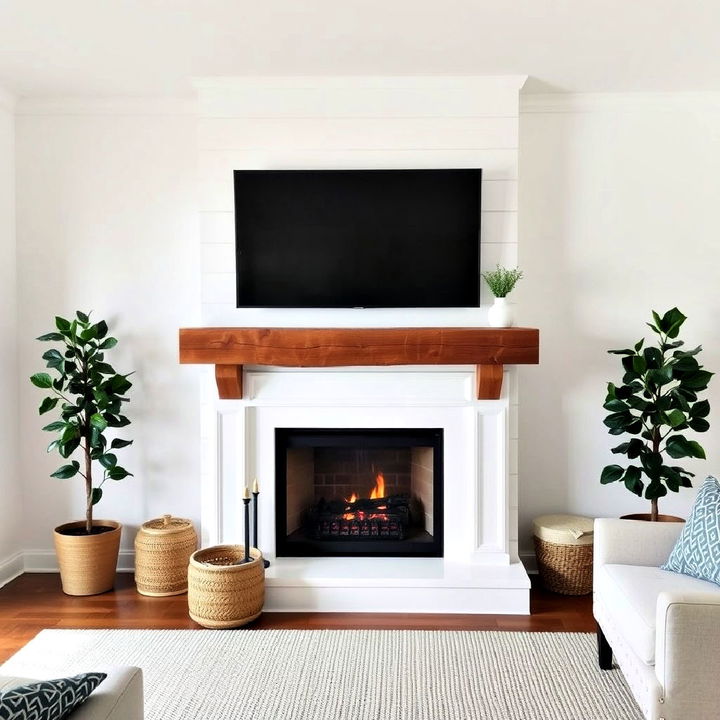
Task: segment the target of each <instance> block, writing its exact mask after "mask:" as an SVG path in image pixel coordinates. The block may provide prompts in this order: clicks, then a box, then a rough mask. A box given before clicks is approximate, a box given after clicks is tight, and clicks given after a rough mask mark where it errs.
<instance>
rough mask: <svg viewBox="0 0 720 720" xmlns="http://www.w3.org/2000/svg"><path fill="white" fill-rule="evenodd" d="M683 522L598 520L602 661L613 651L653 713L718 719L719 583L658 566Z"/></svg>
mask: <svg viewBox="0 0 720 720" xmlns="http://www.w3.org/2000/svg"><path fill="white" fill-rule="evenodd" d="M682 528H683V525H682V524H681V523H652V522H643V521H638V520H618V519H600V520H596V521H595V549H594V569H593V614H594V615H595V619H596V620H597V624H598V658H599V662H600V667H601V668H602V669H604V670H609V669H610V668H611V667H612V659H613V655H614V657H615V660H616V661H617V664H618V665H619V667H620V669H621V670H622V671H623V674H624V675H625V678H626V680H627V682H628V684H629V686H630V688H631V690H632V692H633V695H634V696H635V699H636V700H637V702H638V704H639V705H640V708H641V710H642V712H643V713H644V715H645V717H646V718H648V720H711V719H712V720H717V719H718V718H720V587H718V586H717V585H715V584H714V583H710V582H705V581H704V580H696V579H695V578H691V577H687V576H685V575H679V574H677V573H673V572H668V571H666V570H660V567H659V566H660V565H662V564H663V563H665V561H666V560H667V558H668V555H669V554H670V551H671V550H672V548H673V546H674V544H675V541H676V540H677V538H678V536H679V534H680V532H681V531H682Z"/></svg>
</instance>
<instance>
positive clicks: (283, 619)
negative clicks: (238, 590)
mask: <svg viewBox="0 0 720 720" xmlns="http://www.w3.org/2000/svg"><path fill="white" fill-rule="evenodd" d="M531 608H532V614H531V615H528V616H526V615H430V614H423V615H420V614H391V613H382V614H376V613H265V614H264V615H262V616H261V617H260V618H259V619H258V620H257V621H256V622H254V623H253V624H252V625H251V626H250V627H253V628H313V629H321V628H331V629H356V628H364V629H401V630H402V629H408V630H412V629H422V630H515V631H532V632H540V631H545V632H562V631H565V632H594V631H595V622H594V620H593V617H592V596H591V595H585V596H582V597H568V596H564V595H555V594H553V593H549V592H546V591H545V590H543V589H541V588H539V587H533V590H532V591H531ZM45 628H139V629H142V628H162V629H166V628H169V629H182V628H193V629H199V625H197V624H196V623H194V622H193V621H192V620H190V618H189V617H188V614H187V596H186V595H176V596H175V597H169V598H148V597H144V596H143V595H139V594H138V593H137V592H136V591H135V583H134V581H133V576H132V575H131V574H129V573H128V574H120V575H118V579H117V584H116V587H115V590H113V591H112V592H109V593H105V594H103V595H94V596H91V597H84V598H78V597H70V596H69V595H65V594H63V592H62V590H61V589H60V576H59V575H55V574H50V575H45V574H32V573H28V574H25V575H22V576H20V577H19V578H17V579H16V580H13V581H12V582H11V583H9V584H8V585H6V586H5V587H4V588H2V589H0V662H4V661H5V660H7V658H9V657H10V655H12V654H13V653H14V652H15V651H16V650H19V649H20V648H21V647H22V646H23V645H25V644H26V643H27V642H28V641H29V640H31V639H32V638H33V637H34V636H35V635H36V634H37V633H38V632H40V630H43V629H45Z"/></svg>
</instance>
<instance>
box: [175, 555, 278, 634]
mask: <svg viewBox="0 0 720 720" xmlns="http://www.w3.org/2000/svg"><path fill="white" fill-rule="evenodd" d="M243 557H245V548H244V547H243V546H242V545H216V546H215V547H209V548H205V549H204V550H198V551H197V552H195V553H193V554H192V556H191V557H190V566H189V567H188V608H189V610H190V617H191V618H192V619H193V620H194V621H195V622H196V623H198V624H199V625H202V626H203V627H206V628H234V627H240V626H241V625H247V623H249V622H252V621H253V620H255V618H257V617H259V615H260V613H261V612H262V608H263V603H264V602H265V568H264V567H263V557H262V553H261V552H260V551H259V550H256V549H254V548H252V549H251V550H250V557H251V560H250V562H248V563H243V564H242V565H232V564H230V563H236V562H238V560H241V559H242V558H243Z"/></svg>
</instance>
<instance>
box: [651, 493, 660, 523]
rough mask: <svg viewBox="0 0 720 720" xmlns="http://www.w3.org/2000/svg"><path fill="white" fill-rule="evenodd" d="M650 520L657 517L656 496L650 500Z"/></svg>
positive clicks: (655, 520)
mask: <svg viewBox="0 0 720 720" xmlns="http://www.w3.org/2000/svg"><path fill="white" fill-rule="evenodd" d="M650 508H651V509H650V520H652V522H657V519H658V501H657V498H654V499H653V500H651V501H650Z"/></svg>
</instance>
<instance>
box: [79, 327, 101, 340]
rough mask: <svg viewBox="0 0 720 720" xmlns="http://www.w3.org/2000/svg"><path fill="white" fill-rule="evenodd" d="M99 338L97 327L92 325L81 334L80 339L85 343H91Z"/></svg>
mask: <svg viewBox="0 0 720 720" xmlns="http://www.w3.org/2000/svg"><path fill="white" fill-rule="evenodd" d="M96 337H97V325H91V326H90V327H89V328H87V329H86V330H83V331H82V332H81V333H80V339H81V340H82V341H83V342H86V343H87V342H90V340H94V339H95V338H96Z"/></svg>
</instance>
